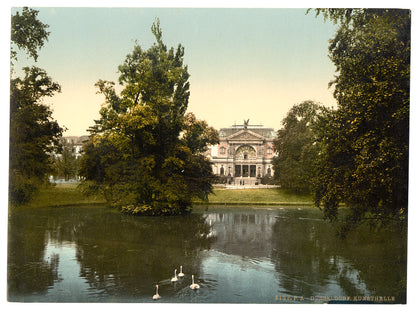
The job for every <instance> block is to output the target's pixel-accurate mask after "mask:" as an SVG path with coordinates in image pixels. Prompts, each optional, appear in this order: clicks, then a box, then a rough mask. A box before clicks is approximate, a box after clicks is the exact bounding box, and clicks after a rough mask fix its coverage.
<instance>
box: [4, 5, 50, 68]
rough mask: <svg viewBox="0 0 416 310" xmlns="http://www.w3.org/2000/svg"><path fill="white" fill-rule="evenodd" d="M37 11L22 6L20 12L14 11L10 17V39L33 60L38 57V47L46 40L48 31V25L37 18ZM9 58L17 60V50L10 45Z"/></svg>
mask: <svg viewBox="0 0 416 310" xmlns="http://www.w3.org/2000/svg"><path fill="white" fill-rule="evenodd" d="M38 13H39V11H37V10H34V9H29V8H27V7H24V8H23V9H22V12H21V13H20V12H16V14H15V15H12V18H11V41H12V43H13V44H15V45H16V46H17V47H18V49H21V50H26V52H27V53H28V54H29V56H30V57H32V58H33V59H34V60H35V61H37V59H38V49H40V48H41V47H42V46H43V44H44V42H45V40H48V36H49V34H50V32H48V31H46V29H47V28H48V27H49V25H46V24H43V23H42V22H41V21H39V20H38V19H37V16H38ZM10 54H11V58H12V59H14V60H17V51H16V50H14V49H13V45H11V52H10Z"/></svg>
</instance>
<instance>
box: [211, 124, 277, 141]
mask: <svg viewBox="0 0 416 310" xmlns="http://www.w3.org/2000/svg"><path fill="white" fill-rule="evenodd" d="M244 128H245V126H244V125H232V126H231V127H227V128H221V129H220V131H219V135H220V138H227V137H229V136H231V135H233V134H235V133H237V132H239V131H241V130H244ZM246 128H247V129H248V130H250V131H252V132H254V133H256V134H259V135H261V136H262V137H264V138H266V139H274V138H276V132H275V131H274V129H273V128H266V127H263V125H247V126H246Z"/></svg>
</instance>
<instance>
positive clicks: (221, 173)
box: [220, 166, 224, 175]
mask: <svg viewBox="0 0 416 310" xmlns="http://www.w3.org/2000/svg"><path fill="white" fill-rule="evenodd" d="M220 175H224V167H223V166H221V168H220Z"/></svg>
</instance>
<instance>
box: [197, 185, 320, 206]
mask: <svg viewBox="0 0 416 310" xmlns="http://www.w3.org/2000/svg"><path fill="white" fill-rule="evenodd" d="M208 199H209V201H208V203H209V204H227V205H236V204H258V205H291V204H293V205H299V204H302V205H305V204H312V203H313V202H312V197H311V196H310V195H299V194H296V195H295V194H293V193H290V192H288V191H286V190H283V189H280V188H261V189H214V193H213V194H211V195H209V197H208ZM195 202H196V203H204V202H202V201H200V200H198V201H195Z"/></svg>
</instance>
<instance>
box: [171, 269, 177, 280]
mask: <svg viewBox="0 0 416 310" xmlns="http://www.w3.org/2000/svg"><path fill="white" fill-rule="evenodd" d="M176 271H177V269H175V276H174V277H173V278H172V279H170V281H172V282H176V281H178V277H177V276H176Z"/></svg>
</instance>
